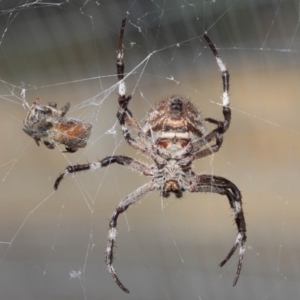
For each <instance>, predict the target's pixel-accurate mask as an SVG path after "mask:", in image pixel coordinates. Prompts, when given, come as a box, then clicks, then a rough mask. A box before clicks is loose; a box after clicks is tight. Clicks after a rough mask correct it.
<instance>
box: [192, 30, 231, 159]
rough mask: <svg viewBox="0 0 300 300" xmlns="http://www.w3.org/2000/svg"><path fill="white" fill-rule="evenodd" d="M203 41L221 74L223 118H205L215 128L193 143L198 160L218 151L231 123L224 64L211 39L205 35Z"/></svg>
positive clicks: (227, 75)
mask: <svg viewBox="0 0 300 300" xmlns="http://www.w3.org/2000/svg"><path fill="white" fill-rule="evenodd" d="M203 37H204V39H205V40H206V42H207V43H208V45H209V47H210V49H211V51H212V52H213V54H214V56H215V58H216V61H217V64H218V66H219V68H220V70H221V72H222V83H223V94H222V106H223V116H224V121H217V120H215V119H212V118H206V119H205V121H207V122H210V123H213V124H215V125H217V128H216V129H214V130H213V131H212V132H210V133H209V134H207V135H206V136H205V137H204V138H203V139H200V140H199V141H197V142H195V143H194V145H193V146H194V155H195V159H199V158H202V157H205V156H208V155H211V154H213V153H215V152H217V151H219V149H220V147H221V146H222V143H223V134H224V133H225V132H226V131H227V130H228V128H229V126H230V121H231V110H230V107H229V104H230V103H229V86H230V82H229V78H230V75H229V72H228V70H227V69H226V66H225V64H224V63H223V61H222V59H221V57H220V55H219V53H218V51H217V49H216V47H215V45H214V44H213V43H212V41H211V39H210V38H209V36H208V35H207V34H206V33H205V34H204V35H203ZM214 139H216V143H215V144H214V145H212V146H209V147H208V148H206V149H204V150H201V151H199V150H200V149H201V148H202V147H203V146H205V145H207V144H209V143H210V142H211V141H213V140H214Z"/></svg>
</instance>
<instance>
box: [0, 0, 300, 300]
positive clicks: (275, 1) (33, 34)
mask: <svg viewBox="0 0 300 300" xmlns="http://www.w3.org/2000/svg"><path fill="white" fill-rule="evenodd" d="M0 14H1V17H0V47H1V48H0V59H1V64H0V65H1V75H0V95H1V97H0V105H1V110H0V114H1V127H0V128H1V129H0V139H1V156H0V189H1V193H0V195H1V196H0V207H1V209H0V228H1V229H0V295H1V299H17V298H21V299H24V300H25V299H96V298H100V299H123V298H124V293H123V292H122V291H121V290H120V289H119V288H118V287H117V286H116V284H115V283H114V282H113V280H112V279H111V278H110V276H109V274H108V272H107V271H106V267H105V263H104V251H105V248H106V236H107V229H108V218H109V217H110V216H111V214H112V212H113V210H114V209H115V207H116V205H117V204H118V203H119V201H120V200H121V199H122V198H123V197H125V196H126V195H127V194H128V193H130V192H132V191H134V190H135V189H136V188H138V187H139V186H141V185H142V184H144V183H146V182H147V181H148V180H149V179H148V178H145V177H142V176H138V175H137V174H134V173H132V172H131V171H129V170H126V169H123V168H122V167H120V166H110V167H107V168H105V169H102V170H99V171H97V172H94V173H93V172H86V173H81V174H80V175H76V176H69V177H68V178H66V179H65V180H64V181H63V182H62V183H61V186H60V188H59V190H58V191H56V192H54V190H53V184H54V181H55V179H56V177H57V176H58V174H59V172H61V171H62V170H63V169H64V168H65V167H66V166H67V165H69V164H72V165H73V164H77V163H86V161H88V162H92V161H96V160H97V159H102V158H103V157H105V156H107V155H112V154H123V155H128V156H130V157H135V158H137V159H141V160H143V161H147V159H146V158H144V157H143V156H141V155H139V154H137V153H135V151H132V149H131V148H130V147H129V146H128V145H127V144H126V142H125V141H124V140H123V138H122V134H121V130H120V127H119V125H118V123H117V121H116V117H115V116H116V111H117V84H116V82H117V78H116V68H115V58H116V49H117V46H118V34H119V29H120V24H121V20H122V19H123V18H124V17H125V16H127V18H128V21H127V26H126V30H125V41H124V46H125V57H124V61H125V68H126V72H127V74H128V77H127V79H126V85H127V90H128V93H129V94H132V95H133V99H132V101H131V103H130V107H131V110H132V112H133V114H134V116H135V117H136V119H137V120H139V121H141V122H142V121H143V118H144V116H145V114H146V112H147V111H148V110H149V109H150V108H151V107H152V106H153V105H154V104H155V103H156V102H157V101H158V100H160V99H161V98H162V97H164V96H167V95H171V94H180V95H184V96H186V97H190V98H191V99H192V101H193V103H195V105H196V106H197V107H198V108H199V109H200V110H201V112H202V114H203V116H204V117H211V118H216V119H222V108H221V106H220V105H221V99H220V96H221V92H222V87H221V73H220V72H219V71H218V67H217V65H216V62H215V59H214V57H213V55H212V53H211V52H210V50H209V49H208V48H207V45H206V44H205V43H204V41H203V39H202V34H203V32H205V31H207V32H208V34H209V35H210V37H211V39H212V40H213V42H214V43H215V44H216V45H217V47H218V49H219V52H220V55H221V57H222V59H223V60H224V62H225V63H226V65H227V67H228V69H229V72H230V75H231V84H232V85H231V95H230V96H231V98H230V100H231V108H232V124H231V128H230V129H229V131H228V132H227V133H226V135H225V139H224V144H223V146H222V148H221V150H220V152H219V153H217V154H216V155H214V156H212V157H209V158H206V159H203V160H201V161H198V162H196V163H195V172H197V173H202V174H204V173H208V174H216V175H219V176H223V177H226V178H228V179H229V180H231V181H233V182H234V183H235V184H236V185H237V186H238V187H239V189H240V190H241V192H242V195H243V201H244V211H245V217H246V222H247V229H248V243H247V251H246V253H245V258H244V264H243V269H242V272H241V277H240V280H239V282H238V284H237V286H236V287H234V288H233V287H232V286H231V284H232V280H233V278H234V275H235V269H236V264H237V256H238V255H237V254H235V255H234V257H233V258H232V259H231V260H230V261H229V262H228V263H227V264H226V265H225V266H224V267H223V268H222V269H220V268H219V267H218V263H219V262H221V260H222V259H223V258H224V257H225V255H226V254H227V253H228V250H229V249H230V247H231V246H232V243H233V241H234V239H235V235H236V228H235V224H234V223H233V218H232V216H231V213H230V210H229V209H228V208H229V205H228V201H227V199H226V198H225V197H223V196H220V195H212V194H197V195H194V194H188V193H185V194H184V197H183V198H182V199H180V200H178V199H175V198H173V197H170V198H168V199H162V198H161V197H160V196H159V194H158V193H152V194H151V195H150V196H148V197H146V198H145V199H144V200H143V201H142V202H141V204H139V205H136V206H133V207H131V208H130V209H129V210H128V211H127V213H126V214H124V216H121V217H120V218H119V222H118V233H119V235H118V248H117V251H116V261H115V267H116V270H117V272H118V275H119V276H120V279H121V280H122V282H123V283H124V284H125V286H126V287H128V288H129V290H130V291H131V294H130V296H129V297H131V299H185V298H186V299H201V300H204V299H224V297H225V298H226V299H227V298H228V299H298V298H299V294H300V291H299V287H298V285H299V284H298V283H299V280H300V275H299V267H300V266H299V261H300V257H299V251H298V248H299V246H300V245H299V241H298V239H297V236H298V235H297V227H298V226H299V221H298V219H299V217H298V216H299V211H300V207H299V201H298V197H297V196H298V189H297V184H298V177H299V166H300V159H299V150H300V139H299V136H300V130H299V125H300V123H299V117H298V112H299V111H300V101H299V99H300V89H299V83H298V81H299V62H300V60H299V51H300V30H299V24H300V1H299V0H294V1H292V0H291V1H287V0H285V1H284V0H268V1H253V0H252V1H250V0H249V1H243V0H228V1H216V0H215V1H195V0H189V1H185V0H177V1H170V0H169V1H167V0H165V1H163V0H157V1H109V0H106V1H102V0H98V1H94V0H90V1H89V0H86V1H67V0H62V1H38V0H37V1H31V0H27V1H26V0H19V1H0ZM37 97H40V98H41V100H42V102H43V103H47V102H56V103H58V107H61V106H63V105H64V104H65V103H66V102H70V103H71V109H70V111H69V112H68V115H69V116H72V117H75V118H80V119H83V120H85V121H87V122H90V123H92V124H93V129H92V136H91V138H90V140H89V142H88V145H87V146H86V148H84V149H80V150H79V151H78V152H76V153H74V154H68V153H67V154H66V153H63V152H62V151H63V150H64V147H63V146H58V147H56V148H55V150H48V149H46V147H44V146H43V145H41V146H40V147H37V146H36V144H35V142H34V141H33V140H32V139H30V138H29V137H28V136H27V135H26V134H24V133H23V132H22V127H23V123H22V122H23V120H24V118H25V116H26V114H27V111H28V108H29V106H30V105H31V103H32V102H33V101H34V100H35V99H36V98H37ZM210 129H211V127H209V126H207V130H210ZM126 297H127V296H126Z"/></svg>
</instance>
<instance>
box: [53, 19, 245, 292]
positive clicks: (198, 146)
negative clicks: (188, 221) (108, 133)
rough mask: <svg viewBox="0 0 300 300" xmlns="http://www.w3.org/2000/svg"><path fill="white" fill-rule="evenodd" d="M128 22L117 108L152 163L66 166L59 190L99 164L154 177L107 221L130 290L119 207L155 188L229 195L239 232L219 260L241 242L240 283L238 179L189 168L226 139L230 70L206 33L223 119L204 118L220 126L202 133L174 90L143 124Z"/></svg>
mask: <svg viewBox="0 0 300 300" xmlns="http://www.w3.org/2000/svg"><path fill="white" fill-rule="evenodd" d="M125 23H126V19H124V20H123V21H122V26H121V30H120V39H119V49H118V51H117V53H118V54H117V72H118V79H119V98H118V102H119V110H118V114H117V117H118V120H119V122H120V125H121V127H122V132H123V136H124V138H125V140H126V141H127V143H128V144H129V145H130V146H131V147H133V148H134V149H135V150H138V151H139V152H141V153H143V154H144V155H146V156H148V157H150V158H152V159H153V161H154V164H152V165H150V166H148V165H146V164H144V163H141V162H139V161H137V160H135V159H133V158H131V157H127V156H121V155H114V156H109V157H106V158H104V159H102V160H101V161H98V162H94V163H87V164H82V165H75V166H68V167H67V168H66V169H65V170H64V171H63V172H62V173H61V174H60V175H59V177H58V178H57V179H56V181H55V185H54V188H55V189H56V190H57V188H58V186H59V184H60V182H61V180H62V179H64V178H65V177H66V176H67V175H68V174H70V173H75V172H80V171H85V170H96V169H99V168H102V167H107V166H108V165H110V164H112V163H117V164H120V165H123V166H126V167H129V168H131V169H132V170H134V171H137V172H139V173H141V174H143V175H145V176H149V177H151V181H150V182H149V183H147V184H145V185H143V186H141V187H140V188H138V189H137V190H135V191H134V192H133V193H131V194H129V195H128V196H127V197H126V198H125V199H123V200H122V201H121V202H120V203H119V205H118V206H117V208H116V210H115V211H114V213H113V214H112V216H111V218H110V222H109V233H108V238H107V248H106V260H105V261H106V265H107V269H108V271H109V273H110V274H111V276H112V277H113V279H114V281H115V282H116V283H117V284H118V286H119V287H120V288H121V289H122V290H123V291H124V292H126V293H129V290H128V289H127V288H125V286H124V285H123V284H122V283H121V281H120V280H119V278H118V276H117V274H116V272H115V269H114V267H113V259H114V250H115V246H116V236H117V230H116V227H117V219H118V217H119V215H120V214H121V213H123V212H124V211H125V210H127V208H128V207H129V206H130V205H132V204H135V203H137V202H138V201H140V200H141V199H142V198H143V197H144V196H145V195H146V194H148V193H149V192H151V191H154V190H158V191H160V194H161V196H162V197H169V196H170V193H174V194H175V196H176V197H178V198H180V197H182V194H183V192H185V191H189V192H192V193H196V192H201V193H205V192H211V193H217V194H220V195H226V196H227V198H228V200H229V204H230V207H231V210H232V213H233V216H234V219H235V223H236V225H237V229H238V235H237V238H236V240H235V242H234V245H233V247H232V248H231V250H230V251H229V253H228V254H227V256H226V257H225V259H224V260H223V261H222V262H221V263H220V266H221V267H222V266H223V265H224V264H225V263H226V262H227V261H228V260H229V259H230V257H231V256H232V255H233V253H234V252H235V250H236V248H237V247H238V245H239V246H240V253H239V260H238V265H237V270H236V275H235V278H234V281H233V285H236V283H237V281H238V279H239V276H240V272H241V268H242V261H243V255H244V252H245V242H246V224H245V219H244V214H243V209H242V196H241V193H240V191H239V189H238V188H237V187H236V186H235V184H233V183H232V182H231V181H229V180H228V179H226V178H223V177H220V176H214V175H197V174H195V173H194V172H193V171H192V168H191V166H192V162H193V161H194V160H196V159H200V158H203V157H205V156H208V155H212V154H213V153H215V152H217V151H218V150H219V149H220V147H221V145H222V142H223V134H224V133H225V132H226V131H227V130H228V128H229V125H230V119H231V110H230V108H229V96H228V92H229V73H228V71H227V69H226V67H225V65H224V63H223V61H222V60H221V58H220V56H219V54H218V51H217V49H216V47H215V46H214V44H213V43H212V42H211V40H210V38H209V37H208V35H207V34H204V35H203V36H204V39H205V40H206V42H207V43H208V45H209V47H210V49H211V50H212V52H213V54H214V56H215V58H216V60H217V63H218V66H219V68H220V69H221V72H222V81H223V96H222V99H223V115H224V121H217V120H215V119H211V118H207V119H205V121H207V122H210V123H213V124H214V125H216V128H215V129H214V130H212V131H211V132H210V133H209V134H207V135H205V136H204V127H203V120H202V118H201V116H200V113H199V111H198V110H197V109H196V108H195V106H194V105H193V104H192V103H191V102H190V101H189V100H188V99H186V98H183V97H180V96H177V95H175V96H171V97H167V98H165V99H163V100H161V101H160V102H158V103H157V105H156V106H155V107H154V109H153V110H152V111H151V112H150V113H149V114H148V116H147V117H146V121H145V124H144V126H143V127H141V126H140V125H139V124H138V123H137V122H136V120H135V119H134V118H133V116H132V113H131V111H130V110H129V109H128V104H129V101H130V99H131V96H126V86H125V82H124V62H123V55H124V53H123V37H124V29H125ZM129 128H130V129H132V130H133V131H134V132H135V133H136V138H134V137H132V136H131V134H130V132H129ZM212 142H213V143H212ZM210 143H212V145H210Z"/></svg>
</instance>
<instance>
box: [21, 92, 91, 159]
mask: <svg viewBox="0 0 300 300" xmlns="http://www.w3.org/2000/svg"><path fill="white" fill-rule="evenodd" d="M56 107H57V104H56V103H53V102H48V105H43V104H41V100H40V99H39V98H37V99H36V101H34V102H33V104H32V106H31V107H30V110H29V112H28V114H27V116H26V119H25V121H24V122H23V123H24V126H25V128H23V131H24V132H25V133H27V134H28V135H29V136H30V137H32V138H33V139H34V140H35V142H36V144H37V145H38V146H39V145H40V144H39V142H41V141H42V142H43V143H44V145H45V146H46V147H47V148H48V149H54V148H55V144H56V143H57V144H63V145H65V147H66V152H71V153H74V152H76V151H77V150H78V148H84V147H85V146H86V144H87V140H88V139H89V137H90V135H91V129H92V125H91V124H90V123H85V122H82V121H81V120H77V119H72V118H67V117H66V116H65V115H66V113H67V112H68V110H69V109H70V103H69V102H67V103H66V104H65V105H64V106H63V107H62V108H61V109H59V110H58V109H57V108H56Z"/></svg>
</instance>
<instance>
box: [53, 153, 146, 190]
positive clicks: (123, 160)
mask: <svg viewBox="0 0 300 300" xmlns="http://www.w3.org/2000/svg"><path fill="white" fill-rule="evenodd" d="M112 163H117V164H119V165H122V166H127V167H130V168H131V169H132V170H135V171H137V172H139V173H141V174H144V175H146V176H151V175H152V170H151V169H150V168H149V167H148V166H147V165H145V164H143V163H141V162H139V161H137V160H134V159H132V158H130V157H127V156H121V155H115V156H108V157H106V158H104V159H102V160H100V161H98V162H94V163H87V164H82V165H74V166H68V167H67V168H66V169H65V170H64V171H63V172H61V173H60V175H59V176H58V177H57V179H56V180H55V183H54V189H55V190H57V189H58V186H59V184H60V182H61V181H62V180H63V179H64V178H65V177H66V176H68V175H69V174H71V173H77V172H80V171H87V170H97V169H100V168H103V167H107V166H108V165H110V164H112Z"/></svg>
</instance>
